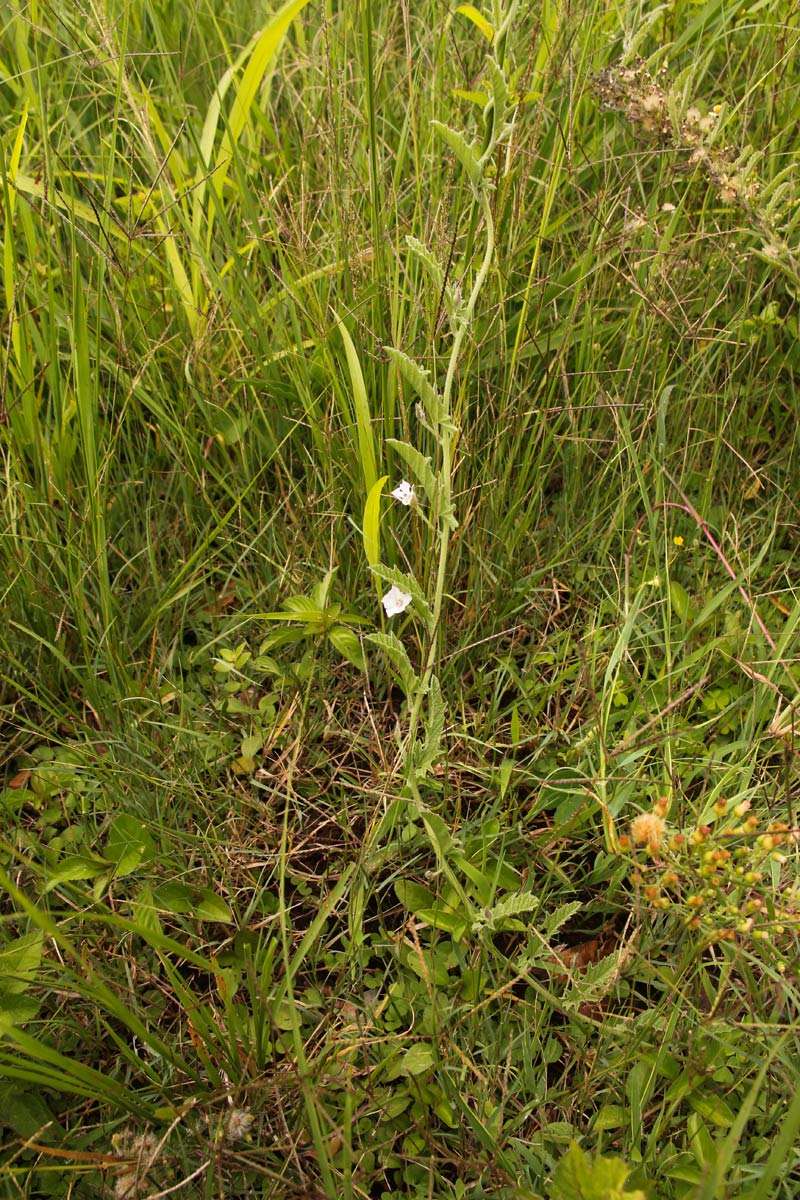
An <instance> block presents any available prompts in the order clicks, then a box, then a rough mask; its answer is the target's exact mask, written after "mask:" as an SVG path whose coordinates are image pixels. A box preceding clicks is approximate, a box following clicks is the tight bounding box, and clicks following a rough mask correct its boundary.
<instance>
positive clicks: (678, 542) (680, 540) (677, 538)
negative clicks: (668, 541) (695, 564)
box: [672, 533, 683, 546]
mask: <svg viewBox="0 0 800 1200" xmlns="http://www.w3.org/2000/svg"><path fill="white" fill-rule="evenodd" d="M672 540H673V542H674V543H675V545H676V546H682V545H683V538H682V537H681V535H680V534H679V533H678V534H676V535H675V537H674V538H673V539H672Z"/></svg>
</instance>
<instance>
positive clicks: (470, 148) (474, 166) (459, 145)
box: [431, 121, 483, 187]
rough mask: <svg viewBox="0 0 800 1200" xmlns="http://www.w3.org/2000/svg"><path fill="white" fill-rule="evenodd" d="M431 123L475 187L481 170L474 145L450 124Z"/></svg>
mask: <svg viewBox="0 0 800 1200" xmlns="http://www.w3.org/2000/svg"><path fill="white" fill-rule="evenodd" d="M431 125H432V126H433V128H434V129H435V130H436V132H437V133H438V135H439V137H440V138H441V139H442V140H443V141H444V142H446V143H447V145H448V146H449V147H450V149H451V150H452V151H453V153H454V154H455V156H456V158H457V159H458V161H459V162H460V163H461V165H462V167H463V168H464V170H465V171H466V173H467V177H468V178H469V181H470V183H472V184H473V185H475V186H476V187H477V185H478V184H479V183H480V181H481V179H482V178H483V170H482V168H481V164H480V159H479V158H478V152H477V150H476V149H475V146H474V145H473V144H471V143H470V142H468V141H467V140H466V138H465V137H464V135H463V134H461V133H459V132H458V130H457V129H453V128H452V127H451V126H450V125H443V124H442V122H441V121H431Z"/></svg>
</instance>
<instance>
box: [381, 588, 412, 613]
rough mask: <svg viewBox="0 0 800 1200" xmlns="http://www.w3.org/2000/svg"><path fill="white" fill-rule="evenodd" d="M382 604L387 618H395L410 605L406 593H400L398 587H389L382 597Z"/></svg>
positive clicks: (409, 599)
mask: <svg viewBox="0 0 800 1200" xmlns="http://www.w3.org/2000/svg"><path fill="white" fill-rule="evenodd" d="M382 603H383V607H384V609H385V610H386V615H387V617H396V616H398V615H399V614H400V613H401V612H405V611H406V609H407V608H408V606H409V604H410V603H411V597H410V596H409V594H408V592H404V591H402V589H401V588H399V587H390V588H389V591H388V592H387V593H386V595H385V596H384V597H383V601H382Z"/></svg>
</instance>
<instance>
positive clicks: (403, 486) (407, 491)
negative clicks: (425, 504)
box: [392, 479, 417, 508]
mask: <svg viewBox="0 0 800 1200" xmlns="http://www.w3.org/2000/svg"><path fill="white" fill-rule="evenodd" d="M392 496H393V497H394V499H395V500H397V501H398V503H399V504H405V506H406V508H408V507H409V505H411V504H413V503H414V501H415V500H416V498H417V493H416V492H415V491H414V485H413V484H411V483H409V482H408V480H407V479H404V480H403V481H402V482H401V483H398V485H397V487H396V488H395V489H394V491H393V492H392Z"/></svg>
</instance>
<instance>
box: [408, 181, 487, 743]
mask: <svg viewBox="0 0 800 1200" xmlns="http://www.w3.org/2000/svg"><path fill="white" fill-rule="evenodd" d="M480 205H481V208H482V209H483V215H484V220H485V222H486V249H485V251H484V255H483V261H482V262H481V265H480V268H479V270H478V274H477V275H476V276H475V281H474V283H473V285H472V290H471V292H470V295H469V300H468V301H467V306H466V309H465V311H464V312H463V314H461V315H460V317H459V320H458V325H457V327H456V330H455V334H454V337H453V345H452V347H451V350H450V356H449V359H448V363H447V375H446V377H445V384H444V392H443V393H442V408H443V411H444V419H445V424H444V426H443V431H442V440H441V448H442V462H441V474H440V480H441V492H440V496H439V503H438V511H437V513H436V520H437V522H438V526H439V559H438V564H437V569H436V584H435V588H434V594H433V605H432V609H431V621H430V628H429V639H430V640H429V644H428V654H427V657H426V660H425V668H424V670H423V674H422V679H421V681H420V686H419V687H418V688H417V691H416V694H415V696H414V702H413V704H412V706H411V712H410V714H409V721H408V735H407V738H406V754H407V755H408V753H409V752H410V751H411V749H412V748H413V746H414V740H415V738H416V734H417V730H418V728H419V721H420V714H421V711H422V701H423V699H424V697H425V696H426V695H427V693H428V689H429V687H430V682H431V677H432V675H433V668H434V666H435V665H436V655H437V651H438V647H439V635H440V627H441V617H442V609H443V606H444V588H445V582H446V579H447V558H448V554H449V550H450V535H451V532H452V530H451V525H450V518H451V515H452V495H453V480H452V473H453V450H454V444H455V440H456V437H457V435H458V430H457V428H456V427H455V426H454V425H453V424H452V422H451V419H450V418H451V408H452V394H453V386H454V384H455V377H456V370H457V367H458V362H459V359H460V357H461V349H462V346H463V342H464V338H465V336H466V333H467V330H468V329H469V327H470V324H471V322H472V317H473V315H474V312H475V305H476V304H477V302H478V297H479V295H480V293H481V291H482V289H483V285H484V284H485V282H486V278H487V276H488V274H489V270H490V268H491V265H492V259H493V258H494V247H495V233H494V220H493V218H492V207H491V204H490V202H489V189H488V186H487V185H486V184H484V185H483V187H482V188H481V193H480Z"/></svg>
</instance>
